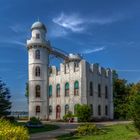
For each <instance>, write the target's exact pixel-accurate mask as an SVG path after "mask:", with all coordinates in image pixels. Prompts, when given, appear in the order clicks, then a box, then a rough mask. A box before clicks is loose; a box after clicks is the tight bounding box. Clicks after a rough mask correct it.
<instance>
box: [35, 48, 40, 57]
mask: <svg viewBox="0 0 140 140" xmlns="http://www.w3.org/2000/svg"><path fill="white" fill-rule="evenodd" d="M35 59H40V50H36V51H35Z"/></svg>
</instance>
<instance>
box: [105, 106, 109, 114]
mask: <svg viewBox="0 0 140 140" xmlns="http://www.w3.org/2000/svg"><path fill="white" fill-rule="evenodd" d="M105 115H106V116H107V115H108V106H107V105H106V106H105Z"/></svg>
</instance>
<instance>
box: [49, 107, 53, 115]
mask: <svg viewBox="0 0 140 140" xmlns="http://www.w3.org/2000/svg"><path fill="white" fill-rule="evenodd" d="M51 114H52V106H51V105H49V115H51Z"/></svg>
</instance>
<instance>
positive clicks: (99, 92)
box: [98, 84, 101, 97]
mask: <svg viewBox="0 0 140 140" xmlns="http://www.w3.org/2000/svg"><path fill="white" fill-rule="evenodd" d="M98 97H101V85H100V84H98Z"/></svg>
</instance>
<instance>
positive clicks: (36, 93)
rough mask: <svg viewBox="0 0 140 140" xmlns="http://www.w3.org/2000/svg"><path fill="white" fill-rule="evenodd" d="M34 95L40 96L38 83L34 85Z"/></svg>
mask: <svg viewBox="0 0 140 140" xmlns="http://www.w3.org/2000/svg"><path fill="white" fill-rule="evenodd" d="M35 95H36V97H40V85H37V86H36V87H35Z"/></svg>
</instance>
